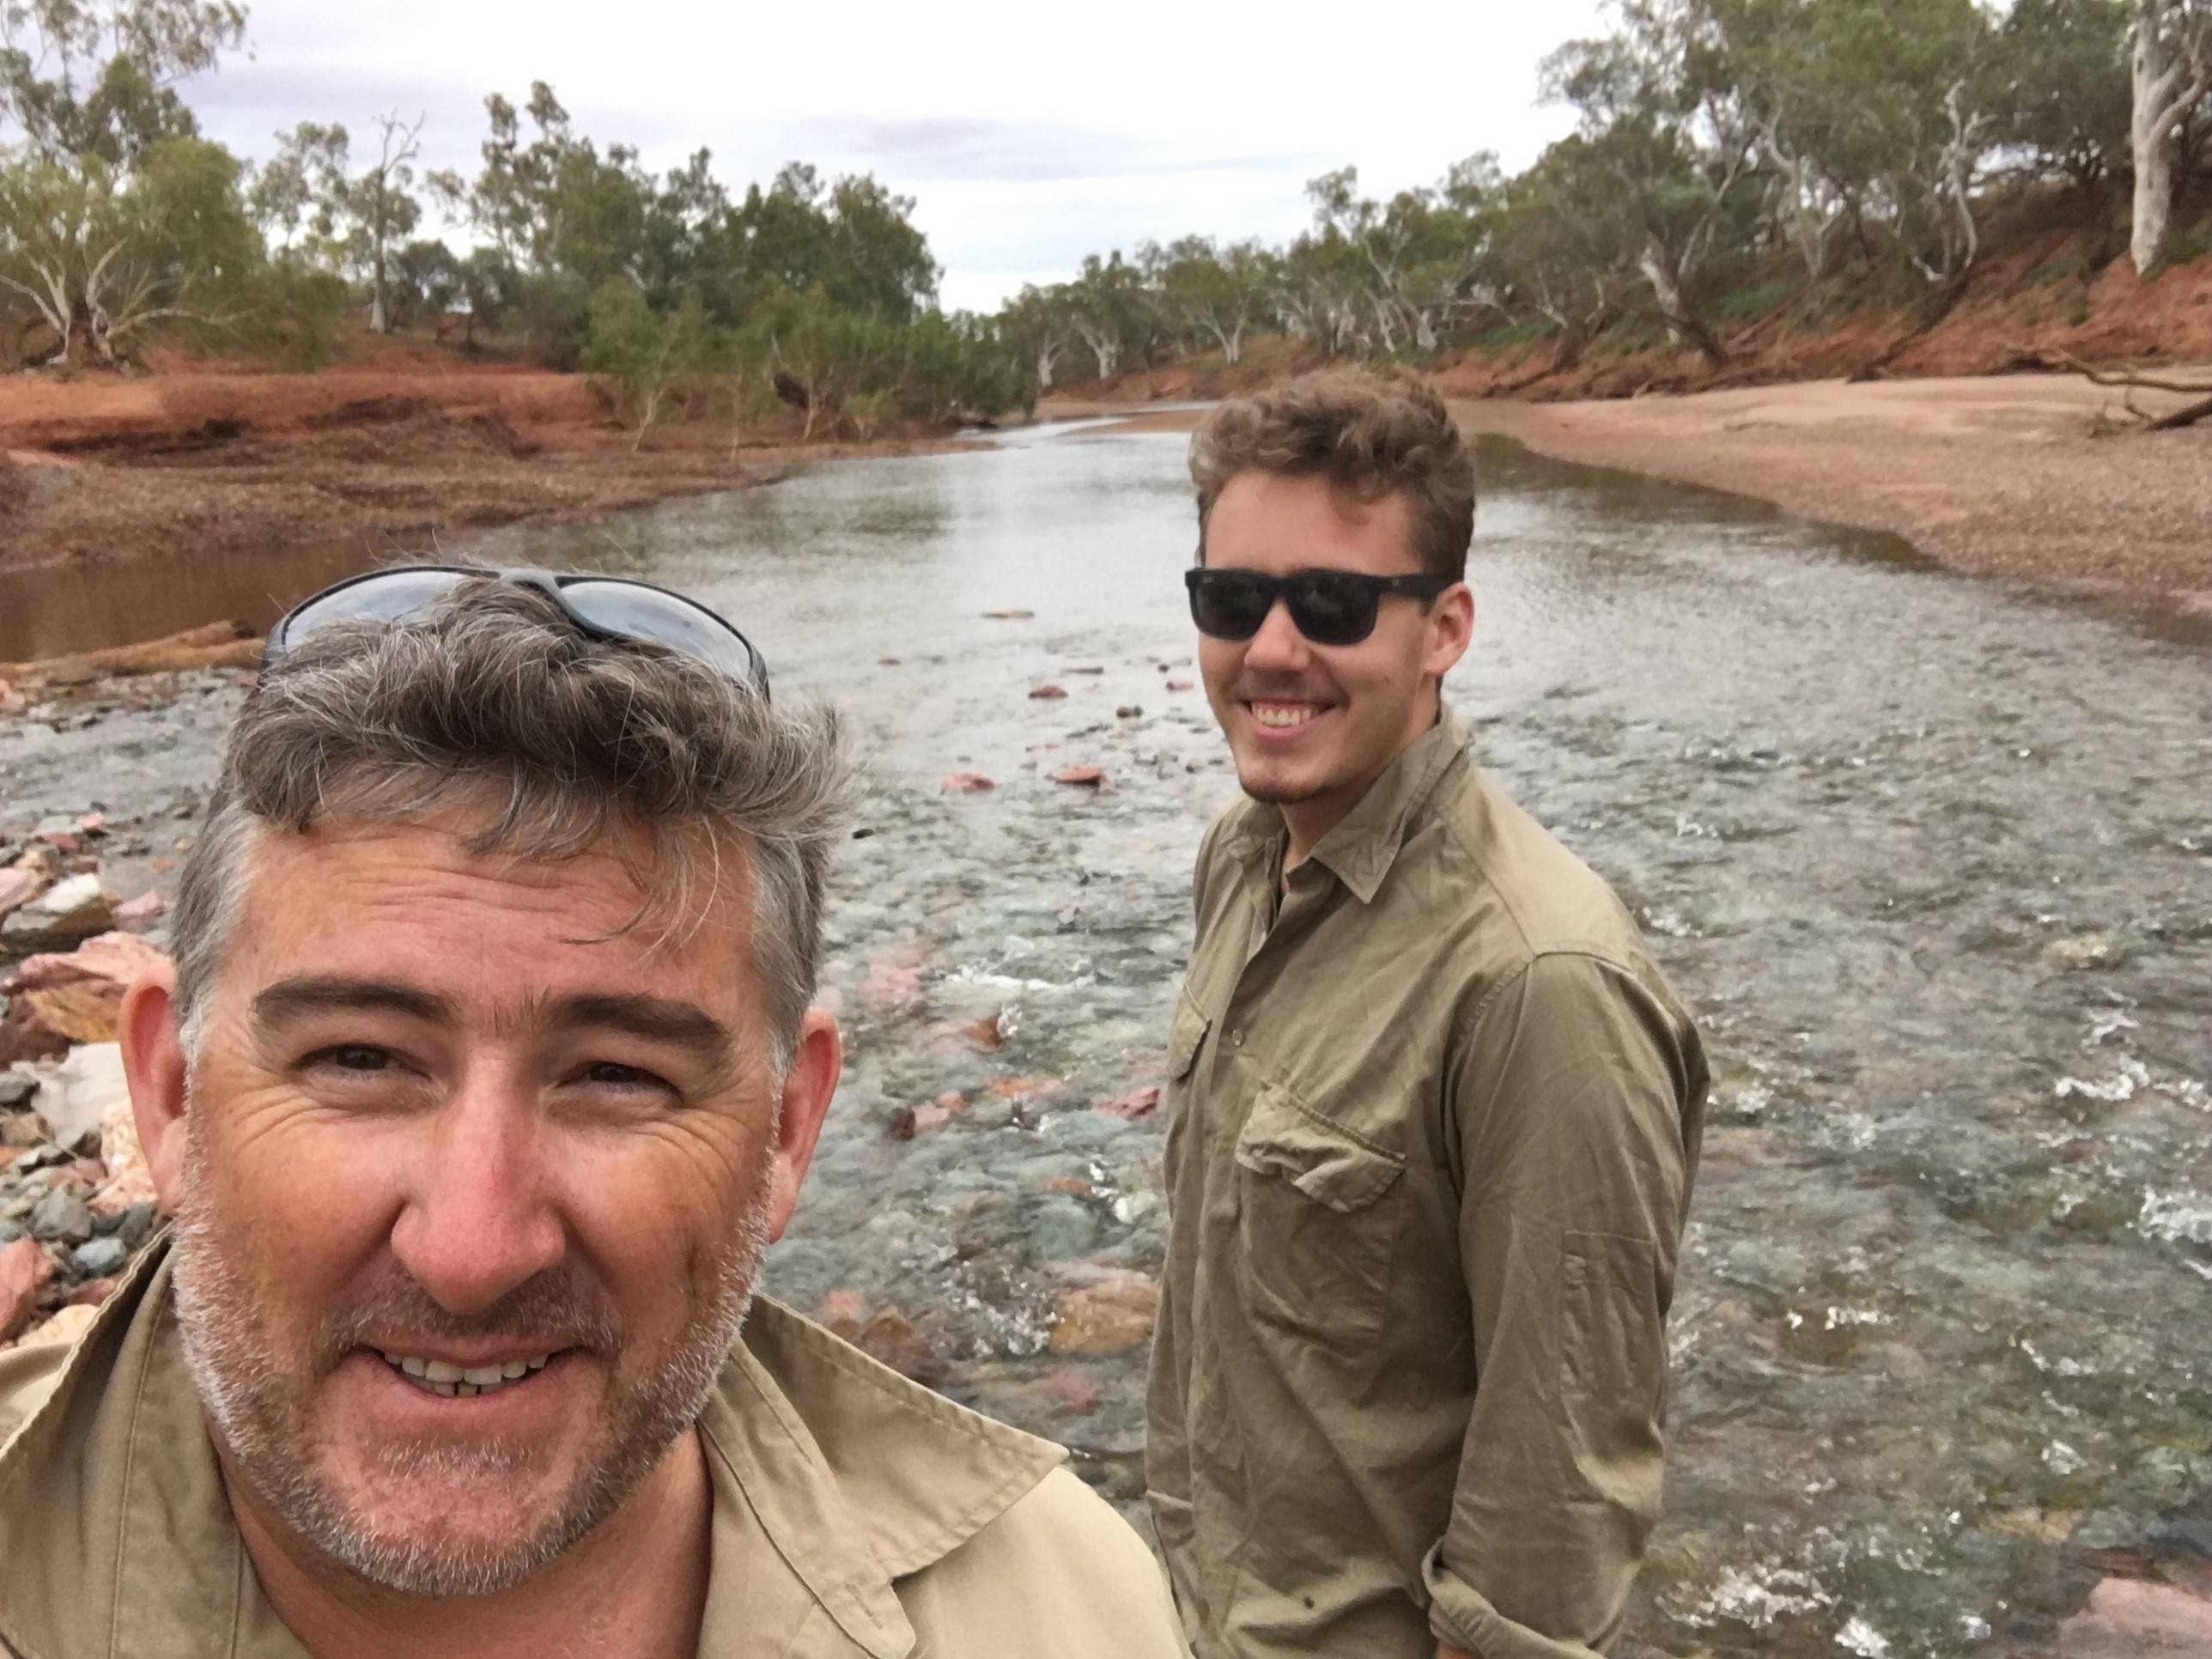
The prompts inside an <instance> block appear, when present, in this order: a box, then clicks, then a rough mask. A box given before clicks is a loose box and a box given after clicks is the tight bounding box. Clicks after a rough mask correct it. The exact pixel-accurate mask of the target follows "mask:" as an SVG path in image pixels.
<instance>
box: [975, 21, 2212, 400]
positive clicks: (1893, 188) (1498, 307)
mask: <svg viewBox="0 0 2212 1659" xmlns="http://www.w3.org/2000/svg"><path fill="white" fill-rule="evenodd" d="M1608 15H1609V18H1610V21H1611V22H1612V24H1613V27H1612V29H1611V31H1610V32H1609V33H1607V34H1605V35H1603V36H1601V37H1599V38H1595V39H1589V40H1572V41H1569V42H1567V43H1566V44H1565V45H1564V46H1560V47H1559V49H1558V50H1557V51H1556V52H1553V53H1552V54H1551V56H1550V57H1549V58H1547V60H1546V62H1545V64H1544V65H1543V67H1542V70H1541V95H1542V96H1543V97H1544V98H1545V99H1546V100H1548V101H1550V102H1552V103H1553V104H1555V105H1559V106H1564V107H1565V108H1566V109H1568V110H1570V111H1571V112H1572V113H1573V115H1574V118H1575V130H1574V131H1573V132H1572V133H1571V134H1570V135H1569V136H1568V137H1565V138H1563V139H1561V140H1560V141H1559V142H1558V143H1554V144H1553V145H1552V146H1551V147H1550V148H1548V149H1546V150H1545V151H1544V152H1543V153H1542V154H1541V155H1540V156H1539V157H1538V158H1537V159H1536V161H1534V163H1533V164H1532V165H1530V166H1529V167H1527V168H1526V169H1525V170H1523V171H1522V172H1520V173H1516V174H1510V175H1509V174H1508V173H1505V172H1504V170H1503V169H1502V168H1501V167H1499V165H1498V161H1497V158H1496V157H1495V156H1494V155H1490V154H1488V153H1478V154H1475V155H1471V156H1468V158H1466V159H1464V160H1462V161H1458V162H1456V163H1455V164H1453V165H1452V166H1451V167H1449V168H1447V169H1446V170H1445V171H1444V173H1443V175H1442V176H1441V177H1440V178H1439V179H1437V181H1436V182H1435V183H1434V184H1432V185H1428V186H1425V187H1421V188H1415V189H1410V190H1405V191H1399V192H1398V193H1397V194H1395V196H1392V197H1389V199H1387V200H1384V199H1380V198H1377V197H1372V196H1370V195H1368V194H1366V193H1365V192H1364V191H1363V190H1362V187H1361V185H1360V179H1359V175H1358V171H1357V170H1356V169H1355V168H1353V167H1343V168H1340V169H1339V170H1337V171H1335V172H1333V173H1324V174H1322V175H1321V176H1319V177H1317V178H1316V179H1313V180H1311V181H1310V184H1309V185H1308V186H1307V193H1308V196H1309V197H1310V201H1311V204H1312V208H1313V222H1312V225H1311V228H1310V229H1308V230H1307V231H1306V232H1305V233H1304V234H1301V235H1299V236H1298V237H1297V238H1296V239H1294V240H1291V241H1290V242H1289V243H1287V244H1285V245H1282V246H1266V245H1263V244H1261V243H1259V242H1252V241H1247V242H1241V243H1237V244H1233V245H1228V246H1224V245H1222V244H1220V243H1219V242H1218V240H1214V239H1212V238H1210V237H1208V236H1206V235H1205V234H1193V235H1189V236H1185V237H1182V238H1181V239H1178V240H1172V241H1169V242H1165V243H1148V244H1146V245H1144V246H1140V247H1139V248H1137V249H1135V250H1134V251H1133V254H1132V255H1131V256H1130V257H1127V258H1125V257H1124V256H1123V254H1122V253H1121V252H1119V251H1113V252H1105V253H1102V254H1097V255H1093V256H1091V257H1090V258H1086V259H1085V261H1084V262H1083V264H1082V267H1081V269H1080V270H1079V271H1078V272H1077V273H1076V274H1074V275H1073V276H1071V277H1070V279H1069V280H1067V281H1066V282H1064V283H1056V284H1053V285H1051V286H1048V287H1042V288H1037V287H1032V288H1029V289H1024V291H1023V292H1022V293H1021V294H1020V295H1018V297H1017V298H1016V299H1015V300H1014V301H1012V302H1011V303H1010V304H1009V305H1008V306H1007V307H1006V310H1005V312H1004V313H1002V315H1001V318H1000V325H1001V333H1002V336H1003V337H1005V338H1006V340H1007V341H1008V342H1009V343H1011V344H1012V345H1014V346H1016V347H1017V348H1018V349H1020V350H1021V351H1022V352H1023V353H1024V356H1025V357H1026V359H1027V360H1028V362H1029V364H1030V369H1031V372H1032V373H1033V374H1034V375H1035V376H1036V380H1038V382H1039V383H1040V384H1041V385H1042V386H1045V387H1047V388H1051V387H1054V386H1060V385H1064V384H1066V383H1069V382H1078V381H1081V382H1094V383H1095V382H1102V381H1110V380H1114V379H1115V378H1116V377H1118V376H1121V375H1125V374H1128V373H1130V372H1131V371H1133V370H1155V369H1158V368H1161V367H1162V366H1164V365H1168V364H1171V363H1174V362H1196V363H1200V364H1205V365H1210V366H1211V368H1212V373H1211V374H1202V375H1201V376H1200V380H1199V381H1198V382H1197V383H1196V384H1195V385H1194V386H1192V387H1191V388H1190V389H1192V390H1197V391H1201V392H1202V391H1204V390H1206V389H1209V388H1210V387H1211V386H1217V385H1235V384H1237V382H1238V381H1239V380H1243V379H1246V378H1249V375H1246V374H1241V373H1240V370H1242V368H1243V364H1244V362H1245V360H1246V357H1247V354H1248V352H1249V349H1250V348H1251V345H1252V343H1253V342H1254V341H1255V340H1257V339H1265V338H1268V337H1273V336H1284V337H1288V338H1289V339H1290V340H1291V342H1293V343H1295V345H1296V346H1297V348H1298V349H1299V352H1300V355H1302V356H1304V358H1305V359H1307V360H1311V359H1315V358H1322V359H1326V358H1331V357H1336V356H1368V357H1396V358H1410V359H1413V360H1416V361H1421V362H1430V363H1432V364H1434V363H1442V362H1450V361H1452V360H1454V359H1457V358H1462V357H1463V356H1467V355H1468V354H1470V353H1472V354H1474V356H1477V357H1479V358H1481V359H1484V360H1486V361H1493V362H1497V361H1502V362H1506V363H1510V364H1516V365H1522V366H1524V368H1525V374H1526V379H1525V380H1522V382H1521V383H1520V384H1519V385H1516V384H1515V382H1514V380H1513V377H1512V376H1510V375H1502V376H1501V375H1492V376H1489V377H1487V383H1486V387H1485V389H1489V390H1517V389H1522V386H1526V385H1527V384H1529V383H1533V382H1534V380H1537V379H1539V378H1542V377H1544V376H1547V375H1548V376H1560V375H1565V374H1568V373H1569V372H1570V371H1572V370H1575V369H1577V368H1580V367H1582V366H1583V364H1584V363H1585V362H1587V361H1592V360H1596V359H1601V358H1607V357H1621V356H1630V355H1636V356H1638V357H1639V359H1640V360H1641V361H1640V363H1639V368H1640V369H1641V371H1642V373H1641V374H1640V377H1639V378H1635V379H1633V380H1629V381H1627V382H1626V383H1625V384H1620V385H1608V384H1605V383H1602V382H1600V383H1597V384H1590V383H1589V377H1585V379H1584V380H1583V381H1580V382H1577V386H1576V389H1577V390H1582V391H1592V390H1595V391H1600V392H1602V391H1607V390H1615V391H1629V390H1638V389H1646V388H1658V389H1665V388H1668V387H1670V386H1684V385H1702V384H1711V383H1712V382H1713V381H1715V380H1724V379H1725V377H1726V376H1727V375H1728V374H1729V371H1730V370H1731V369H1732V368H1735V367H1736V366H1737V365H1738V364H1739V363H1740V362H1741V360H1743V359H1745V358H1746V357H1747V356H1754V355H1761V354H1765V355H1768V356H1771V353H1769V351H1768V349H1769V348H1770V347H1771V345H1772V343H1773V341H1774V339H1775V338H1776V337H1779V336H1784V335H1789V334H1793V333H1794V334H1796V335H1800V336H1803V335H1820V334H1833V333H1839V332H1840V333H1844V334H1848V335H1850V336H1851V337H1852V339H1853V345H1852V348H1851V349H1852V350H1854V351H1855V352H1856V353H1857V356H1856V360H1855V361H1851V360H1846V361H1844V362H1835V361H1833V360H1832V359H1831V358H1822V359H1820V361H1819V362H1817V364H1816V366H1815V367H1814V370H1813V372H1815V373H1822V374H1833V373H1850V372H1852V371H1853V370H1856V371H1857V372H1858V373H1860V374H1869V373H1875V372H1880V371H1881V370H1882V369H1884V368H1888V367H1890V366H1891V365H1892V364H1893V363H1894V362H1896V361H1897V359H1898V358H1899V357H1900V356H1903V355H1904V354H1905V351H1906V350H1907V349H1909V348H1910V347H1911V345H1912V344H1913V343H1915V342H1916V341H1918V340H1919V339H1921V338H1922V337H1924V336H1925V335H1926V334H1927V333H1928V332H1929V331H1931V330H1932V329H1934V328H1935V327H1936V325H1938V324H1940V323H1941V322H1942V319H1945V318H1946V317H1948V316H1949V315H1950V314H1951V313H1952V312H1953V311H1954V309H1956V308H1957V307H1959V305H1960V302H1961V301H1963V300H1965V299H1966V297H1967V296H1968V295H1970V294H1973V293H1975V292H1977V287H1978V284H1982V285H1983V286H1984V287H1986V286H1987V284H1986V283H1984V278H1985V277H1987V276H1990V275H1991V274H1992V271H1991V267H1992V265H1993V264H2001V265H2004V266H2005V269H2003V270H2002V271H2001V272H1998V273H1996V285H1997V286H1999V287H2001V288H2004V289H2008V290H2009V292H2008V294H2007V295H2006V297H2007V299H2008V300H2011V299H2016V298H2018V297H2019V295H2020V294H2021V293H2022V292H2024V291H2029V290H2042V291H2043V292H2042V293H2041V294H2040V295H2035V296H2033V297H2038V298H2047V299H2049V300H2051V301H2052V305H2051V307H2048V308H2049V309H2050V310H2051V316H2049V317H2045V316H2043V315H2040V314H2039V310H2040V309H2041V308H2040V307H2035V306H2029V307H2021V308H2020V313H2019V316H2018V321H2019V323H2020V324H2021V325H2023V327H2025V328H2027V329H2031V330H2041V331H2045V332H2048V331H2049V329H2048V328H2047V327H2045V325H2056V327H2057V330H2058V331H2061V332H2063V331H2065V330H2072V329H2080V328H2081V327H2083V326H2084V325H2087V324H2088V323H2090V321H2091V320H2092V318H2091V313H2092V311H2093V309H2095V308H2096V307H2097V305H2098V302H2099V301H2100V299H2101V298H2104V297H2106V296H2105V295H2102V294H2100V292H2099V284H2100V282H2102V281H2104V280H2105V279H2106V278H2107V277H2118V278H2121V279H2122V280H2120V281H2119V282H2118V283H2117V284H2111V283H2108V284H2107V286H2108V287H2114V286H2116V287H2117V288H2118V290H2119V297H2120V298H2121V300H2122V302H2123V303H2124V304H2125V303H2129V302H2132V301H2133V297H2134V296H2135V295H2136V294H2137V293H2139V292H2140V290H2141V289H2142V286H2143V285H2144V284H2145V283H2148V282H2150V281H2151V280H2152V279H2155V278H2157V277H2158V276H2160V274H2161V273H2162V272H2165V271H2167V270H2170V269H2172V267H2175V266H2179V265H2184V264H2188V263H2189V262H2191V261H2193V260H2197V259H2200V258H2203V256H2204V255H2206V254H2208V253H2212V99H2209V98H2208V93H2212V3H2206V0H2011V3H2010V4H2009V5H2003V6H2000V5H1993V4H1984V3H1978V0H1617V3H1615V4H1614V5H1613V7H1612V8H1611V9H1610V11H1609V14H1608ZM2023 242H2033V244H2034V245H2035V246H2036V248H2037V249H2038V253H2037V257H2035V258H2032V259H2030V260H2029V261H2028V262H2027V264H2026V265H2025V266H2022V267H2020V268H2019V269H2013V268H2012V266H2011V263H2010V262H2008V260H2007V259H2006V258H2004V257H2003V256H2008V255H2010V254H2012V253H2013V252H2015V251H2016V250H2017V249H2018V248H2019V247H2020V246H2021V245H2022V243H2023ZM1993 255H1995V256H1998V257H1997V258H1994V259H1993V258H1992V256H1993ZM2192 287H2193V284H2192ZM2190 297H2192V298H2193V297H2194V296H2193V294H2192V295H2191V296H2190ZM1869 319H1875V320H1877V321H1878V322H1879V323H1880V326H1878V327H1873V328H1868V327H1865V326H1863V325H1864V324H1865V323H1866V322H1867V321H1868V320H1869ZM2197 331H2198V332H2199V333H2204V332H2205V331H2204V330H2203V327H2202V326H2201V325H2200V327H2199V329H2198V330H2197ZM1998 332H1999V333H2000V334H2002V327H2000V328H1999V330H1998ZM2082 343H2084V344H2086V345H2087V347H2088V348H2089V349H2090V351H2091V352H2092V353H2093V354H2100V355H2112V353H2113V352H2114V351H2115V349H2117V351H2118V354H2120V355H2127V354H2128V353H2130V352H2131V351H2132V350H2135V349H2140V348H2141V345H2142V343H2145V342H2142V341H2140V340H2139V339H2138V337H2136V336H2135V335H2132V334H2130V335H2128V336H2127V337H2124V338H2121V339H2116V340H2114V341H2112V342H2106V343H2102V345H2101V351H2100V343H2099V342H2097V341H2095V340H2093V339H2090V340H2084V341H2083V342H2082ZM2153 343H2154V342H2153ZM2207 343H2212V335H2208V336H2207ZM2169 349H2186V345H2185V342H2181V341H2176V342H2174V343H2173V344H2172V346H2171V347H2170V348H2169ZM1670 358H1672V359H1676V360H1678V361H1676V362H1667V361H1666V360H1668V359H1670ZM1996 366H2002V365H2001V362H2000V363H1999V364H1991V365H1988V367H1996ZM1758 372H1759V373H1764V374H1766V375H1767V377H1768V378H1789V377H1790V375H1789V374H1788V372H1787V368H1784V370H1783V371H1782V372H1781V373H1779V374H1778V373H1776V372H1775V368H1774V365H1773V364H1772V363H1771V362H1769V363H1767V364H1766V365H1765V366H1764V367H1763V368H1761V369H1760V370H1759V371H1758Z"/></svg>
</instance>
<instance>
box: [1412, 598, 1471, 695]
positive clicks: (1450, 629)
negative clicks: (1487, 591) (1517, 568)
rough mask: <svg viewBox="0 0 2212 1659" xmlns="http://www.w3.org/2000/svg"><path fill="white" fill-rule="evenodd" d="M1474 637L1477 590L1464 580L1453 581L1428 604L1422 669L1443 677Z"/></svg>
mask: <svg viewBox="0 0 2212 1659" xmlns="http://www.w3.org/2000/svg"><path fill="white" fill-rule="evenodd" d="M1473 638H1474V589H1473V588H1471V587H1469V586H1468V585H1467V584H1466V583H1465V582H1454V583H1453V584H1452V585H1451V586H1449V587H1447V588H1446V589H1444V591H1443V592H1441V593H1439V594H1437V597H1436V599H1435V601H1434V603H1432V604H1431V605H1430V607H1429V641H1428V649H1427V651H1426V652H1425V653H1424V654H1423V656H1422V659H1421V672H1422V673H1424V674H1425V675H1428V676H1430V677H1431V678H1436V679H1442V678H1443V677H1444V676H1445V675H1446V674H1448V673H1449V672H1450V671H1451V670H1452V666H1453V665H1455V663H1457V662H1458V661H1459V659H1461V658H1462V657H1463V656H1465V655H1466V654H1467V646H1468V641H1469V640H1471V639H1473Z"/></svg>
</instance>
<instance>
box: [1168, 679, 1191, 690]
mask: <svg viewBox="0 0 2212 1659" xmlns="http://www.w3.org/2000/svg"><path fill="white" fill-rule="evenodd" d="M1190 689H1191V683H1190V682H1189V681H1188V680H1170V681H1169V682H1168V690H1170V691H1188V690H1190Z"/></svg>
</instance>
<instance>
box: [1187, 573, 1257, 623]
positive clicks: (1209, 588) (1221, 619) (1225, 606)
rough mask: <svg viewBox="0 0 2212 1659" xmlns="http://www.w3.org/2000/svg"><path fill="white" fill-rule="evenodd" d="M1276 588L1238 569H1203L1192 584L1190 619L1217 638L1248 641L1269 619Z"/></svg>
mask: <svg viewBox="0 0 2212 1659" xmlns="http://www.w3.org/2000/svg"><path fill="white" fill-rule="evenodd" d="M1274 602H1275V594H1274V589H1273V585H1272V584H1270V583H1269V582H1267V580H1265V579H1264V578H1255V577H1254V576H1251V575H1249V574H1246V573H1244V572H1243V571H1237V570H1202V571H1200V572H1199V573H1198V580H1195V581H1194V582H1192V583H1191V585H1190V619H1191V621H1193V622H1194V623H1197V624H1198V631H1199V632H1200V633H1201V634H1208V635H1212V637H1213V638H1215V639H1217V640H1249V639H1250V638H1251V637H1252V636H1253V635H1255V634H1256V633H1258V632H1259V631H1260V624H1261V623H1263V622H1265V621H1267V608H1268V607H1269V606H1270V605H1273V604H1274Z"/></svg>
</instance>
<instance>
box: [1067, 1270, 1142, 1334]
mask: <svg viewBox="0 0 2212 1659" xmlns="http://www.w3.org/2000/svg"><path fill="white" fill-rule="evenodd" d="M1159 1308H1160V1287H1159V1285H1158V1281H1157V1280H1155V1279H1152V1278H1150V1277H1148V1276H1147V1275H1146V1274H1144V1273H1137V1272H1134V1271H1133V1270H1131V1269H1129V1268H1127V1267H1102V1268H1097V1269H1095V1270H1093V1275H1092V1276H1091V1277H1090V1278H1089V1279H1087V1280H1086V1281H1085V1283H1082V1284H1079V1285H1073V1286H1072V1287H1070V1288H1069V1289H1067V1290H1065V1291H1061V1292H1060V1299H1059V1301H1058V1302H1057V1303H1056V1304H1054V1309H1053V1327H1052V1341H1051V1347H1052V1351H1053V1352H1054V1353H1057V1354H1087V1353H1090V1354H1095V1353H1120V1352H1123V1351H1124V1350H1126V1349H1129V1348H1133V1347H1135V1346H1137V1344H1139V1342H1142V1341H1143V1340H1145V1339H1146V1337H1148V1336H1150V1335H1151V1334H1152V1322H1153V1320H1154V1319H1155V1318H1156V1317H1157V1316H1158V1313H1159Z"/></svg>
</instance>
